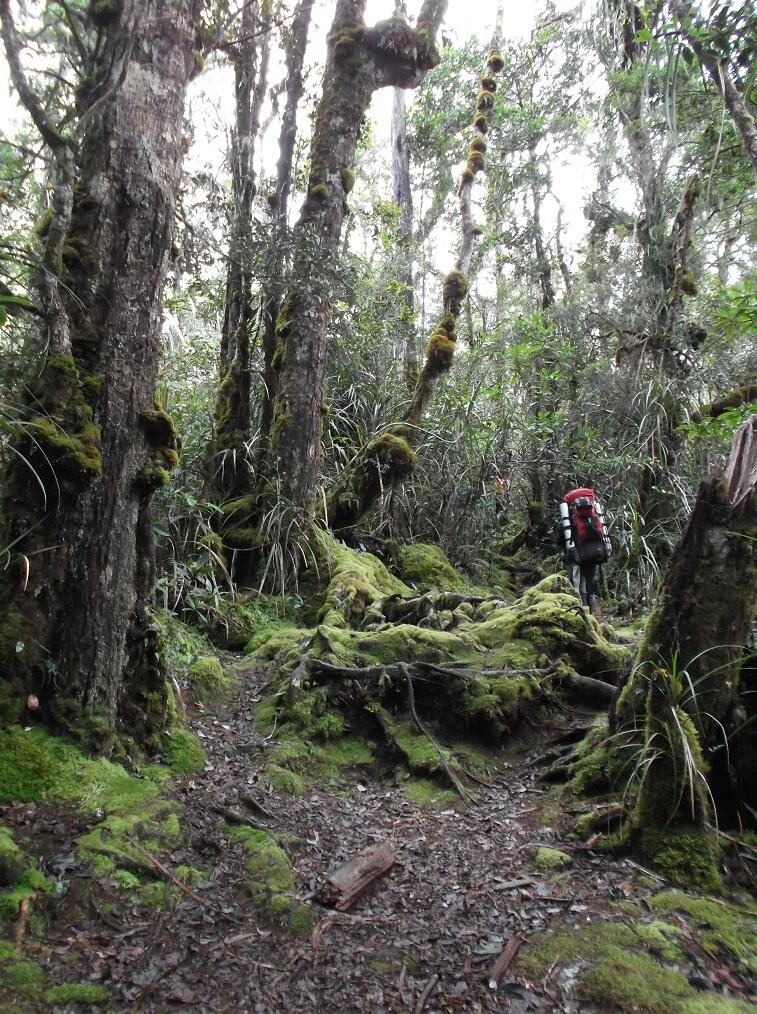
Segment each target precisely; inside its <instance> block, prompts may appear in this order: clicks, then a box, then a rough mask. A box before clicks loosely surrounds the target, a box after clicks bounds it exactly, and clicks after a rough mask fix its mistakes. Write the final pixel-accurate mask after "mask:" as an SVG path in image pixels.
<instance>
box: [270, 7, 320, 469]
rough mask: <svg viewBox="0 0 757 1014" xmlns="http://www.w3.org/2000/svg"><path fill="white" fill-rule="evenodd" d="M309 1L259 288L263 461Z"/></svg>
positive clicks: (294, 40) (290, 47)
mask: <svg viewBox="0 0 757 1014" xmlns="http://www.w3.org/2000/svg"><path fill="white" fill-rule="evenodd" d="M312 12H313V0H300V3H299V4H298V6H297V9H296V11H295V14H294V20H293V23H292V32H291V34H290V36H289V38H288V41H287V46H286V51H285V61H286V68H287V79H286V94H287V98H286V105H285V107H284V113H283V115H282V118H281V131H280V133H279V159H278V162H277V163H276V192H275V194H273V196H272V198H271V206H272V212H273V225H272V233H271V255H270V263H269V266H268V269H267V280H266V283H265V285H264V287H263V295H262V304H263V390H262V395H261V410H260V431H261V454H260V456H259V460H260V461H261V462H262V461H264V460H265V451H266V447H267V441H268V436H269V434H270V431H271V423H272V422H273V402H274V398H275V396H276V384H277V376H278V375H277V371H276V370H275V369H274V367H273V357H274V354H275V352H276V320H277V318H278V315H279V310H280V309H281V297H282V292H283V290H282V284H281V275H282V274H283V271H284V266H285V262H286V255H285V249H286V244H285V240H286V237H287V225H288V214H289V195H290V192H291V189H292V163H293V159H294V143H295V140H296V138H297V109H298V107H299V104H300V100H301V98H302V93H303V91H304V90H305V84H304V81H303V73H302V72H303V64H304V62H305V50H306V48H307V41H308V31H309V29H310V17H311V14H312Z"/></svg>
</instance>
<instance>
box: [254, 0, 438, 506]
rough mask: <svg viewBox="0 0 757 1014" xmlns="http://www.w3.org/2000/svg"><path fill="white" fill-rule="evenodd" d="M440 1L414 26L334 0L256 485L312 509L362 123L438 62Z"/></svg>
mask: <svg viewBox="0 0 757 1014" xmlns="http://www.w3.org/2000/svg"><path fill="white" fill-rule="evenodd" d="M445 6H446V3H445V0H424V3H423V6H422V8H421V12H420V15H419V17H418V22H417V25H416V29H415V30H413V29H412V28H410V26H409V25H407V23H406V22H404V21H403V20H402V19H401V18H391V19H389V20H388V21H385V22H379V23H378V24H376V25H375V26H374V27H372V28H368V27H366V25H365V24H364V21H363V12H364V9H365V0H338V2H337V7H336V14H335V17H334V22H333V25H332V29H331V33H330V35H329V42H328V55H327V60H326V70H325V74H324V81H323V93H322V96H321V100H320V102H319V105H318V111H317V114H316V122H315V130H314V133H313V140H312V144H311V158H310V163H311V169H310V178H309V181H308V194H307V197H306V199H305V203H304V204H303V207H302V211H301V213H300V218H299V221H298V223H297V226H296V228H295V253H294V272H293V277H294V278H295V279H296V282H295V284H294V286H293V287H292V288H291V289H290V290H289V292H288V293H287V296H286V298H285V299H284V302H283V304H282V307H281V311H280V313H279V318H278V321H277V325H276V352H275V355H274V358H273V365H274V368H275V370H276V371H277V374H278V377H277V383H276V396H275V400H274V406H273V420H272V423H271V432H270V447H269V453H268V458H267V461H266V467H265V475H264V484H265V488H264V489H263V493H264V494H265V493H266V492H267V491H270V492H273V491H275V493H276V495H277V496H278V497H279V498H280V499H282V500H283V502H284V503H286V504H290V505H292V506H293V507H294V508H295V509H299V510H304V511H306V512H307V511H310V510H311V509H312V507H313V501H314V498H315V492H316V485H317V482H318V477H319V474H320V460H321V419H322V411H323V381H324V370H325V364H326V356H327V351H328V342H327V335H326V328H327V324H328V318H329V307H330V292H331V290H332V284H331V282H330V276H331V275H332V273H333V272H334V271H336V269H337V253H338V250H339V240H340V236H341V231H342V223H343V220H344V216H345V210H346V200H347V195H348V194H349V192H350V190H351V189H352V183H353V171H352V168H351V166H352V161H353V156H354V153H355V145H356V143H357V139H358V133H359V130H360V124H361V123H362V121H363V117H364V116H365V113H366V111H367V109H368V105H369V103H370V100H371V96H372V95H373V92H374V91H375V90H376V89H378V88H381V87H387V86H389V87H391V86H397V87H402V88H412V87H415V86H416V85H417V84H418V83H419V82H420V80H421V79H422V77H423V75H424V74H425V73H426V71H427V70H428V69H429V68H431V67H433V66H435V65H436V64H437V63H438V62H439V54H438V52H437V51H436V47H435V44H434V40H435V37H436V31H437V28H438V26H439V23H440V21H441V17H442V14H443V11H444V8H445Z"/></svg>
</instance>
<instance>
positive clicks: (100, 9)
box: [88, 0, 122, 28]
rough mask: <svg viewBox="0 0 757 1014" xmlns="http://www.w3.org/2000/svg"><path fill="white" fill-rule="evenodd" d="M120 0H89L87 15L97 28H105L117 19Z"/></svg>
mask: <svg viewBox="0 0 757 1014" xmlns="http://www.w3.org/2000/svg"><path fill="white" fill-rule="evenodd" d="M121 3H122V0H90V2H89V8H88V13H89V16H90V17H91V18H92V21H93V22H94V23H95V25H97V27H98V28H105V27H106V26H107V25H108V24H109V23H110V22H111V21H113V20H115V18H117V17H118V14H119V12H120V10H121Z"/></svg>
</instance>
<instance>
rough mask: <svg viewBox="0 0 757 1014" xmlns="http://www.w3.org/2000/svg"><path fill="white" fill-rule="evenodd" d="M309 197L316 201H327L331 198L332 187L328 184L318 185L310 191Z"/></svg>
mask: <svg viewBox="0 0 757 1014" xmlns="http://www.w3.org/2000/svg"><path fill="white" fill-rule="evenodd" d="M308 197H312V198H313V200H314V201H327V200H328V199H329V197H331V187H330V186H329V185H328V183H316V184H315V186H312V187H311V188H310V190H308Z"/></svg>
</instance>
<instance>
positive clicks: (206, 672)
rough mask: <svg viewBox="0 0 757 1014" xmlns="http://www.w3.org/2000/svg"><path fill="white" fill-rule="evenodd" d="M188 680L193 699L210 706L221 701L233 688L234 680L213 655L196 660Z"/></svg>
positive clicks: (190, 668)
mask: <svg viewBox="0 0 757 1014" xmlns="http://www.w3.org/2000/svg"><path fill="white" fill-rule="evenodd" d="M188 679H189V684H190V686H191V688H192V692H193V694H194V696H195V698H196V699H197V700H200V701H204V702H206V703H211V704H214V703H218V702H220V701H223V700H224V699H225V698H226V697H227V696H228V695H229V694H230V693H231V691H232V690H233V688H234V680H233V679H232V678H231V676H229V674H228V673H227V672H226V670H225V669H224V668H223V666H222V665H221V663H220V662H219V661H218V659H217V658H216V657H215V656H214V655H200V656H199V658H196V659H195V660H194V662H193V663H192V664H191V666H190V667H189V674H188Z"/></svg>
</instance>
